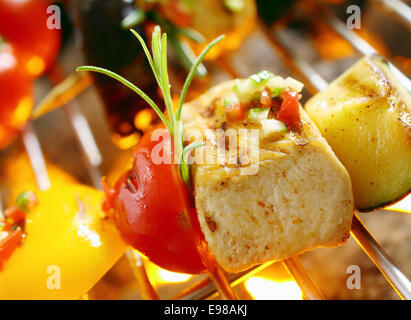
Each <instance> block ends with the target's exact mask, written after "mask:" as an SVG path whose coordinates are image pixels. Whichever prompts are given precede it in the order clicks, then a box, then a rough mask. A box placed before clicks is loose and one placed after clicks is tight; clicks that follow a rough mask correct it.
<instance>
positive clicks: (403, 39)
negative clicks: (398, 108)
mask: <svg viewBox="0 0 411 320" xmlns="http://www.w3.org/2000/svg"><path fill="white" fill-rule="evenodd" d="M180 2H182V3H183V5H182V4H180ZM191 2H194V4H193V3H191ZM53 4H55V5H57V6H58V8H59V9H60V10H61V27H62V29H61V30H59V31H60V36H59V37H60V38H57V39H53V37H50V38H47V35H46V33H45V34H44V36H43V38H42V39H38V40H36V41H42V42H44V43H46V44H48V45H47V50H49V51H51V52H47V54H45V55H44V57H45V58H44V60H41V59H40V60H30V61H31V63H30V66H31V67H30V70H29V71H30V72H32V78H33V80H32V82H30V86H32V87H30V88H31V89H28V88H26V89H24V88H23V89H22V90H25V92H27V94H28V95H30V97H31V98H30V100H29V101H31V102H29V103H27V104H25V105H24V106H23V107H21V106H19V108H20V109H19V108H16V109H15V110H12V111H10V112H9V113H8V118H7V117H3V118H1V119H0V120H1V121H0V125H2V124H3V125H4V128H3V131H0V140H1V139H3V140H4V143H3V146H2V147H3V149H2V150H1V151H0V175H1V178H0V179H1V186H0V187H1V196H2V202H3V205H7V204H8V203H10V201H11V199H12V198H13V197H14V196H15V195H16V194H17V193H18V192H19V191H21V190H22V189H24V188H27V187H28V186H34V185H36V176H35V174H34V173H33V166H36V165H35V164H33V162H32V161H33V159H35V161H36V159H37V160H38V159H39V157H40V159H41V154H40V156H39V155H38V154H36V150H37V149H36V148H34V149H35V150H34V151H33V150H32V153H31V154H30V148H29V150H27V148H28V147H27V144H28V141H27V139H24V135H23V138H22V135H21V131H20V130H21V128H24V129H23V133H24V130H27V129H26V128H25V127H23V126H24V124H25V123H26V121H27V119H28V117H29V114H30V112H31V109H32V108H34V110H35V111H34V112H35V114H36V111H37V112H38V114H42V113H45V112H44V111H49V110H50V112H48V113H45V114H44V115H41V117H38V119H36V120H34V121H31V126H32V127H31V128H30V130H32V131H31V132H34V133H35V137H37V138H38V142H39V146H40V147H41V151H42V155H43V156H44V159H45V161H46V163H47V172H48V175H49V176H50V178H51V180H52V181H54V182H53V183H64V181H66V179H72V178H73V179H76V180H78V181H80V182H82V183H85V184H88V185H94V186H97V187H98V186H99V177H100V175H105V176H107V177H108V181H109V183H112V182H113V181H114V180H115V179H116V178H117V177H118V176H119V174H121V173H122V172H123V171H124V169H125V168H126V167H127V166H128V165H129V160H130V154H131V151H130V148H132V147H133V146H134V145H135V144H136V143H138V140H139V137H140V136H141V134H142V132H144V130H146V129H147V128H148V127H149V126H150V125H151V124H153V123H155V122H156V121H157V119H156V117H155V114H154V113H153V112H152V111H151V110H150V109H149V108H148V106H147V105H146V104H145V103H144V102H143V101H142V100H141V99H139V98H138V97H136V96H135V95H134V94H133V93H132V92H131V91H129V90H128V89H126V88H124V87H123V86H121V85H119V84H118V83H116V82H114V81H112V80H110V79H107V78H104V77H100V76H96V75H89V74H86V75H79V74H78V73H76V72H75V68H76V67H78V66H80V65H85V64H91V65H97V66H102V67H106V68H109V69H111V70H113V71H116V72H118V73H120V74H121V75H123V76H125V77H126V78H128V79H129V80H130V81H132V82H133V83H135V84H137V85H138V86H140V87H142V88H143V89H145V91H146V92H148V93H149V95H150V96H151V97H152V98H153V99H154V100H155V101H161V96H160V93H159V91H158V89H157V87H156V85H155V83H154V79H153V76H152V75H151V73H150V72H149V71H148V68H147V63H146V60H145V57H144V54H143V52H142V50H141V48H140V46H139V44H138V42H137V41H136V40H135V39H134V38H133V36H132V35H131V33H130V32H129V31H128V29H129V28H130V27H133V28H134V29H135V30H136V31H138V32H139V33H140V34H141V35H142V36H143V37H145V38H146V35H147V34H150V31H151V30H152V29H153V26H154V25H156V24H160V25H161V26H162V29H163V30H166V31H167V32H168V34H169V35H170V37H169V40H170V53H169V54H170V61H171V65H170V78H171V83H172V91H173V93H174V94H175V96H176V97H177V96H178V94H179V91H180V90H181V87H182V83H183V81H184V78H185V76H186V74H187V68H188V67H189V66H190V63H191V61H192V59H193V55H195V54H196V53H197V54H198V53H199V52H200V51H201V48H203V46H204V43H207V42H209V41H210V40H211V39H213V38H215V37H216V36H218V35H220V34H226V35H227V40H226V41H225V42H224V44H223V45H221V46H219V47H217V48H216V49H215V50H213V51H212V52H211V54H210V55H209V56H208V58H207V60H206V61H205V62H204V65H203V66H202V68H200V70H199V75H198V77H197V79H196V80H195V82H194V84H193V86H192V89H191V91H190V95H189V98H194V97H195V96H196V95H198V94H199V93H201V92H202V91H203V90H205V89H206V88H208V87H210V86H212V85H214V84H217V83H220V82H222V81H224V80H228V79H231V78H233V77H247V76H248V75H250V74H252V73H256V72H259V71H261V70H263V69H266V70H269V71H272V72H274V73H275V74H279V75H281V76H292V77H294V78H296V79H298V80H300V81H302V82H304V83H305V84H306V89H305V91H304V94H303V101H306V100H307V99H308V98H309V97H310V96H311V95H312V94H314V93H315V91H316V89H315V84H317V85H318V86H320V87H321V86H324V85H326V83H325V82H324V80H325V81H327V82H329V81H332V80H333V79H335V78H336V77H337V76H338V75H340V74H341V73H342V72H343V71H345V70H346V69H347V68H348V67H350V66H351V65H352V64H353V63H354V62H355V61H357V60H358V59H359V58H360V57H361V56H362V55H363V54H364V53H367V52H370V51H369V50H371V49H372V48H373V49H375V50H376V51H377V52H378V53H380V54H381V55H382V56H385V57H387V58H388V59H389V60H390V61H391V62H392V63H393V64H394V65H395V66H396V67H397V68H398V69H399V70H401V71H402V72H403V73H404V74H405V75H406V76H408V77H410V76H411V42H410V41H409V39H410V28H411V23H410V15H409V12H410V8H409V6H410V5H411V1H410V0H402V1H383V0H358V1H350V0H347V1H344V0H317V1H315V0H281V1H280V0H272V1H270V0H257V1H254V0H231V1H229V0H228V1H223V0H213V1H208V0H198V1H195V0H192V1H174V0H166V1H138V0H137V1H132V0H70V1H58V2H55V3H53ZM350 5H355V6H357V8H359V9H360V11H361V27H360V29H357V30H350V29H348V28H347V25H346V21H347V19H349V17H350V16H351V14H349V13H347V8H348V7H349V6H350ZM402 6H405V7H402ZM403 8H406V10H401V9H403ZM407 10H408V11H407ZM407 13H408V16H407ZM0 19H1V7H0ZM3 21H4V20H3ZM54 22H58V21H54ZM28 30H30V28H29V29H28ZM31 33H34V32H33V31H28V34H27V37H28V38H30V37H31ZM361 39H362V40H365V41H366V43H365V44H364V43H363V42H361ZM33 41H34V40H33ZM54 42H55V44H53V43H54ZM367 45H368V46H370V47H368V46H367ZM370 48H371V49H370ZM367 50H368V51H367ZM53 55H54V56H56V57H54V56H53ZM1 59H2V56H1V55H0V64H1V63H2V61H1ZM3 62H4V60H3ZM301 70H304V71H305V73H304V72H301ZM312 72H314V73H312ZM307 74H308V75H310V74H311V78H310V79H309V80H310V81H307ZM318 76H320V77H318ZM0 99H1V98H0ZM57 107H58V108H57ZM40 111H41V112H40ZM16 119H17V120H18V121H17V120H16ZM12 124H13V125H12ZM27 151H29V152H27ZM33 152H34V154H33ZM37 178H38V177H37ZM409 199H410V198H406V199H405V200H403V202H401V203H400V204H397V206H396V207H395V210H394V211H392V212H390V213H388V212H387V211H375V212H371V213H364V214H362V215H361V218H362V219H363V220H364V222H365V224H366V225H367V227H368V228H369V229H370V231H371V232H372V233H373V234H374V235H376V238H377V240H378V241H379V242H380V243H381V245H382V246H383V247H384V248H385V249H386V251H387V252H388V253H389V254H390V255H391V257H392V258H393V259H394V261H395V262H396V263H397V264H398V265H399V267H400V268H401V269H402V270H403V271H404V273H405V274H406V275H407V276H408V277H411V264H410V261H411V233H410V228H411V219H410V216H409V215H408V214H407V213H404V211H410V210H411V205H410V200H409ZM302 261H303V263H304V265H305V266H306V268H307V270H308V272H309V273H310V275H311V276H312V278H313V280H314V281H315V282H316V283H317V284H318V286H319V287H320V288H321V290H322V291H323V293H324V295H325V296H326V298H329V299H398V296H397V294H396V293H395V291H394V290H393V289H392V288H391V286H390V285H389V284H388V282H387V281H386V280H385V279H384V277H383V276H382V275H381V274H380V272H379V271H378V269H377V268H376V267H375V266H374V264H373V263H372V262H371V260H370V259H369V258H368V257H367V256H366V254H365V253H364V252H363V251H362V250H361V248H360V247H359V246H358V245H357V244H356V243H355V241H354V240H353V239H352V238H351V239H350V240H349V241H348V243H347V244H345V245H343V246H341V247H338V248H333V249H317V250H314V251H312V252H309V253H306V254H304V255H303V256H302ZM146 264H147V270H148V274H149V277H150V280H151V282H152V283H153V285H154V286H155V287H156V288H157V289H158V292H159V294H160V297H161V298H173V297H176V295H177V294H178V293H179V292H180V291H181V290H183V289H184V288H187V287H188V286H189V285H190V284H193V283H196V282H197V281H199V280H201V279H203V278H204V276H190V275H182V274H175V273H171V272H168V271H166V270H163V269H160V268H158V267H156V266H155V265H153V264H151V263H149V262H148V261H146ZM350 265H358V266H359V267H360V269H361V271H362V273H361V276H362V279H361V280H362V282H361V284H362V286H361V289H356V290H349V289H347V285H346V281H347V277H348V276H349V275H348V274H347V272H346V270H347V267H348V266H350ZM235 290H236V291H237V293H238V294H239V296H240V298H243V299H252V298H255V299H301V298H302V294H301V290H300V289H299V287H298V286H297V284H296V283H295V282H294V281H293V280H292V279H291V278H290V276H289V275H288V273H287V272H286V270H285V269H284V267H283V265H282V264H281V263H275V264H271V265H270V266H269V267H267V268H265V269H264V270H262V271H260V272H258V273H256V274H254V275H253V276H252V277H250V278H248V279H247V280H246V281H243V282H241V283H240V284H238V285H237V286H236V287H235ZM89 297H90V299H141V295H140V294H139V289H138V285H137V283H136V281H135V279H134V276H133V274H132V271H131V269H130V267H129V266H128V262H127V260H126V259H125V258H122V259H121V260H120V261H119V262H118V263H117V264H116V265H115V267H114V268H112V270H110V271H109V273H108V274H107V275H106V276H105V277H104V278H103V279H101V281H100V282H99V283H97V285H96V286H95V287H94V288H93V290H92V291H91V292H90V293H89ZM214 298H218V296H214Z"/></svg>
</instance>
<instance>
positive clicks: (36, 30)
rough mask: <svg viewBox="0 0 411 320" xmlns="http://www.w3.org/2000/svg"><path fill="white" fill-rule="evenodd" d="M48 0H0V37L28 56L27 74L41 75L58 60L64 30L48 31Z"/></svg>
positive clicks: (26, 63) (26, 62)
mask: <svg viewBox="0 0 411 320" xmlns="http://www.w3.org/2000/svg"><path fill="white" fill-rule="evenodd" d="M50 4H51V3H50V2H49V1H47V0H0V35H1V36H2V37H3V38H4V39H6V40H7V42H10V43H13V45H14V46H17V47H19V49H20V50H21V51H22V52H25V54H26V59H25V60H26V61H25V66H26V68H27V71H28V72H29V73H30V74H31V75H33V76H38V75H40V74H42V73H44V72H45V71H46V70H47V69H48V68H49V67H50V66H51V65H52V64H53V63H54V61H55V59H56V57H57V54H58V51H59V49H60V44H61V30H59V29H49V28H48V26H47V20H48V18H49V17H50V14H48V13H47V8H48V6H50Z"/></svg>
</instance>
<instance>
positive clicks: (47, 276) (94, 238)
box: [0, 184, 126, 299]
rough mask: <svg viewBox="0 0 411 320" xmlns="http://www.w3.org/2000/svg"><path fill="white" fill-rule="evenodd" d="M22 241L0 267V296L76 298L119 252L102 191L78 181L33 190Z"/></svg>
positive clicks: (121, 244)
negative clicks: (32, 205) (32, 204)
mask: <svg viewBox="0 0 411 320" xmlns="http://www.w3.org/2000/svg"><path fill="white" fill-rule="evenodd" d="M36 196H37V198H38V200H39V204H38V205H37V206H36V207H35V208H34V209H32V210H31V211H30V212H29V213H28V214H27V219H26V227H25V234H26V237H25V239H24V240H23V244H22V245H21V246H20V247H19V248H17V249H16V250H15V251H14V252H13V254H12V255H11V257H10V258H9V259H8V260H7V261H5V263H4V268H3V270H2V271H0V299H76V298H78V297H79V296H81V295H83V294H85V293H87V292H88V291H89V290H90V289H91V288H92V287H93V286H94V284H96V283H97V282H98V281H99V280H100V278H101V277H103V275H104V274H105V273H106V272H107V271H108V270H109V269H110V268H111V267H112V266H113V264H114V263H115V262H116V261H117V260H118V259H119V258H120V257H121V256H122V255H123V253H124V251H125V249H126V245H125V244H124V242H123V241H122V239H121V237H120V235H119V233H118V231H117V229H116V227H115V225H114V224H113V222H112V221H111V220H109V219H107V218H104V215H103V212H102V210H101V201H102V198H103V195H102V193H101V192H99V191H97V190H95V189H92V188H90V187H87V186H82V185H78V184H68V185H65V186H63V185H59V186H56V187H52V188H51V189H50V190H48V191H45V192H37V193H36Z"/></svg>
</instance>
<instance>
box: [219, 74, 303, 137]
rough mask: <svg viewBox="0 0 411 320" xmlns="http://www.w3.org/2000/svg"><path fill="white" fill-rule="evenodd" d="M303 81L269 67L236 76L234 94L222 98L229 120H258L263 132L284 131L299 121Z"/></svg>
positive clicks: (254, 121)
mask: <svg viewBox="0 0 411 320" xmlns="http://www.w3.org/2000/svg"><path fill="white" fill-rule="evenodd" d="M302 88H303V84H302V83H301V82H299V81H297V80H294V79H292V78H286V79H283V78H281V77H279V76H276V75H274V74H273V73H271V72H269V71H261V72H260V73H257V74H254V75H252V76H250V77H249V78H248V79H245V80H240V79H237V80H236V81H235V83H234V87H233V92H234V94H233V95H231V96H229V97H228V98H225V99H224V106H225V112H226V117H227V120H228V121H233V122H238V121H243V117H244V115H245V114H246V115H247V121H250V122H252V123H257V124H261V126H262V129H263V132H264V134H266V133H267V134H268V135H270V134H271V133H273V132H274V131H275V132H287V131H288V129H290V130H294V129H296V128H298V126H299V124H300V104H299V102H298V100H299V99H300V94H299V92H301V90H302Z"/></svg>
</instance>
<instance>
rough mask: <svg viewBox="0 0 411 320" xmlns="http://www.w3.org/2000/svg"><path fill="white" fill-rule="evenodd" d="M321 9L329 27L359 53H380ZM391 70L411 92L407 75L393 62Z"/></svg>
mask: <svg viewBox="0 0 411 320" xmlns="http://www.w3.org/2000/svg"><path fill="white" fill-rule="evenodd" d="M307 1H308V2H310V3H312V2H311V0H307ZM318 7H319V8H321V10H322V12H323V14H324V17H325V20H326V21H327V23H328V24H329V26H330V27H331V28H332V29H333V30H334V31H335V32H337V33H338V34H339V35H340V36H341V37H343V38H344V39H345V40H347V41H348V42H349V43H350V44H351V45H352V46H353V47H354V48H355V49H356V50H357V51H358V52H359V53H361V54H363V55H365V56H371V55H374V54H378V51H377V50H376V49H375V48H374V47H373V46H372V45H371V44H369V43H368V42H367V41H365V40H364V39H363V38H361V37H360V36H359V35H358V34H357V33H355V32H354V31H353V30H351V29H349V28H347V26H346V25H345V24H344V23H343V22H342V21H341V20H339V19H338V18H337V17H336V16H335V15H334V13H332V12H331V10H329V9H328V8H326V7H325V6H323V5H319V6H318ZM388 64H389V67H390V69H391V70H392V71H393V73H394V74H395V75H396V77H397V78H398V79H399V80H400V81H401V83H402V84H403V85H404V86H405V87H406V88H407V89H408V90H409V91H411V81H410V79H408V77H407V76H406V75H404V74H403V73H402V72H401V71H400V70H399V69H398V68H397V67H396V66H394V65H393V64H392V63H391V62H389V61H388Z"/></svg>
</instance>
